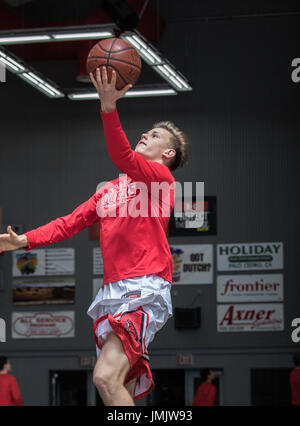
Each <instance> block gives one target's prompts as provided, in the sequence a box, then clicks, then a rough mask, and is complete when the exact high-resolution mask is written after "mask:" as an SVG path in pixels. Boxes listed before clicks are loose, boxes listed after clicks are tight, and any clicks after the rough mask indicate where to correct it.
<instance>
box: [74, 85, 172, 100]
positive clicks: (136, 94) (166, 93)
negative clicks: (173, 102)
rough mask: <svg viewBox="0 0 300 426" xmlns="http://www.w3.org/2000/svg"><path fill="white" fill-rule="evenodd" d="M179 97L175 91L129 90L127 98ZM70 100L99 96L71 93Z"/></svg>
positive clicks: (96, 97)
mask: <svg viewBox="0 0 300 426" xmlns="http://www.w3.org/2000/svg"><path fill="white" fill-rule="evenodd" d="M173 95H177V92H176V91H175V90H174V89H171V88H170V89H140V90H138V89H137V90H129V91H128V92H127V93H126V94H125V97H128V98H135V97H147V96H173ZM68 98H69V99H71V100H73V101H80V100H88V99H98V100H99V95H98V93H97V92H86V93H70V94H69V95H68Z"/></svg>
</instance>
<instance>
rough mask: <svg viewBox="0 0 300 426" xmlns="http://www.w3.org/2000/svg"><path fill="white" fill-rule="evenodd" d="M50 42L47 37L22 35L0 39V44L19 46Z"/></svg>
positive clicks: (49, 38)
mask: <svg viewBox="0 0 300 426" xmlns="http://www.w3.org/2000/svg"><path fill="white" fill-rule="evenodd" d="M47 40H51V37H50V36H49V35H35V36H34V35H31V36H30V35H28V36H26V35H23V36H9V37H0V44H21V43H32V42H33V43H37V42H39V41H47Z"/></svg>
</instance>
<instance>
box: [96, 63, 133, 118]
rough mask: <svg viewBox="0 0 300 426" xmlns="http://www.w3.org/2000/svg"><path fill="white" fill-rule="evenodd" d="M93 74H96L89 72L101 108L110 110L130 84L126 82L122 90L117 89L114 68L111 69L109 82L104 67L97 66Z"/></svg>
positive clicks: (113, 108)
mask: <svg viewBox="0 0 300 426" xmlns="http://www.w3.org/2000/svg"><path fill="white" fill-rule="evenodd" d="M95 74H96V76H94V75H93V73H90V79H91V81H92V83H93V85H94V86H95V88H96V90H97V92H98V95H99V98H100V101H101V109H102V111H103V112H112V111H114V110H115V108H116V102H117V100H118V99H120V98H122V97H123V96H124V95H125V93H126V92H127V91H128V90H129V89H130V88H131V87H132V84H127V86H125V87H124V88H123V89H122V90H117V89H116V80H117V75H116V72H115V71H114V70H113V71H112V76H111V80H110V82H108V77H107V70H106V67H101V71H100V69H99V68H97V69H96V72H95Z"/></svg>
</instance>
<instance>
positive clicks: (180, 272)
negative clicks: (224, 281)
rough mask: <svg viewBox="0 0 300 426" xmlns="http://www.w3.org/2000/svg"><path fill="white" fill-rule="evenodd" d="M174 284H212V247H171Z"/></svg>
mask: <svg viewBox="0 0 300 426" xmlns="http://www.w3.org/2000/svg"><path fill="white" fill-rule="evenodd" d="M170 250H171V253H172V256H173V284H212V282H213V246H212V245H195V244H192V245H171V246H170Z"/></svg>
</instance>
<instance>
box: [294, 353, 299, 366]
mask: <svg viewBox="0 0 300 426" xmlns="http://www.w3.org/2000/svg"><path fill="white" fill-rule="evenodd" d="M293 361H294V364H295V367H297V368H300V351H297V352H295V353H294V355H293Z"/></svg>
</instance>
